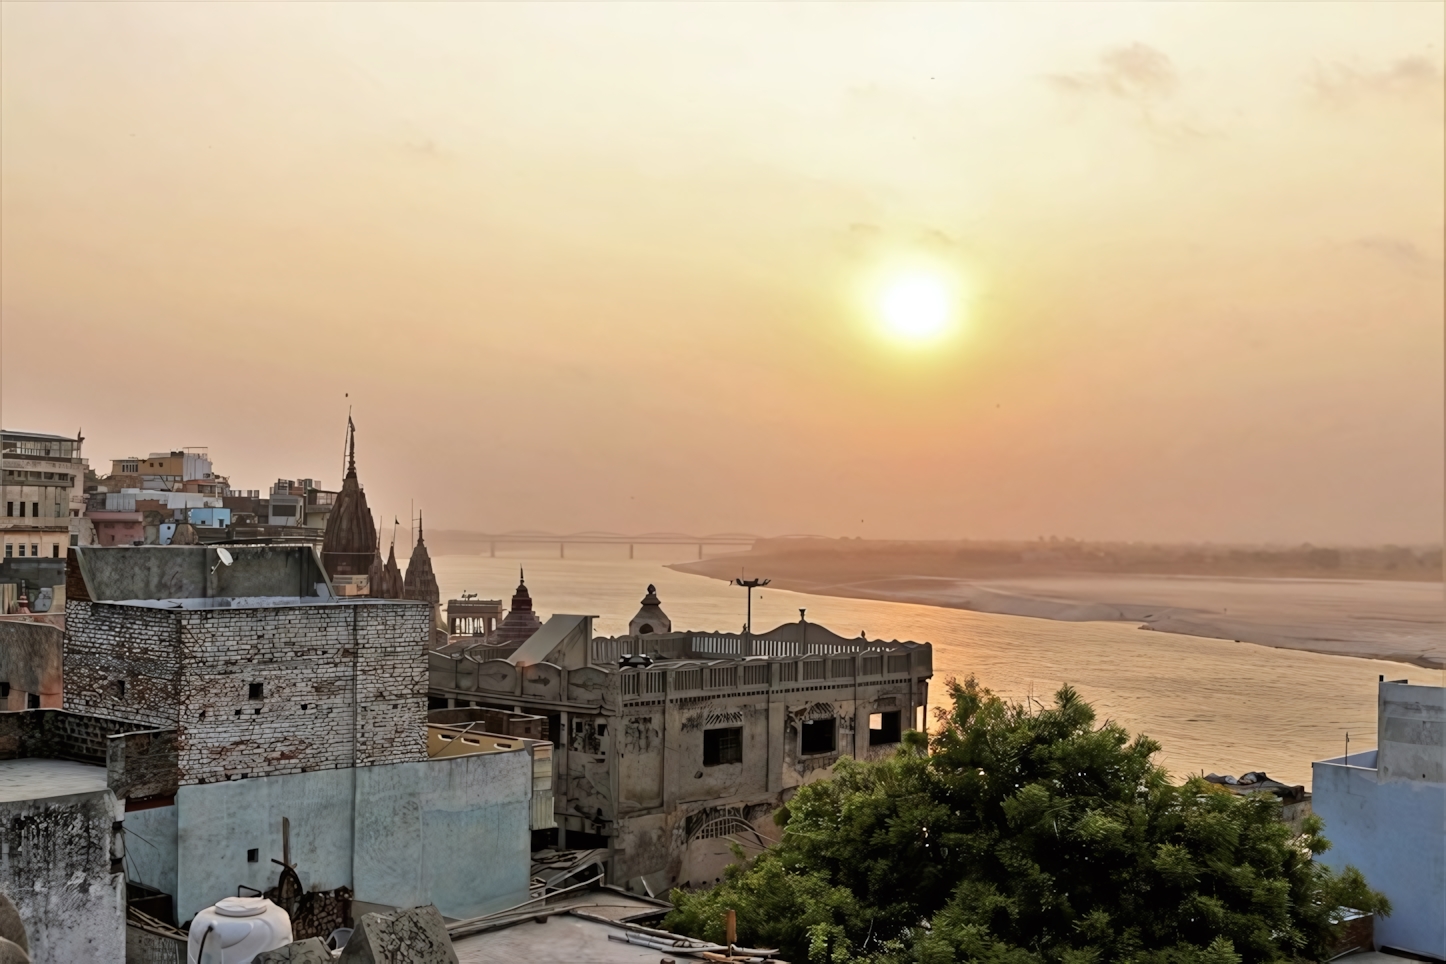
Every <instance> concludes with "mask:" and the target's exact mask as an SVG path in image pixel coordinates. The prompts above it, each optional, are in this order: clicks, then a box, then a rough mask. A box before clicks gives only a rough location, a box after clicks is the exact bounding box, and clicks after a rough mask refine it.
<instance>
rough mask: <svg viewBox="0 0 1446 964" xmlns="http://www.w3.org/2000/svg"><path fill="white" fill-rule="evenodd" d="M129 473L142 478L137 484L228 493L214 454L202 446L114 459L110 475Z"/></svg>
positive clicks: (211, 493) (171, 489)
mask: <svg viewBox="0 0 1446 964" xmlns="http://www.w3.org/2000/svg"><path fill="white" fill-rule="evenodd" d="M128 476H136V477H138V478H139V480H140V482H139V484H138V485H136V486H134V487H135V488H141V489H160V490H164V491H169V492H185V491H192V492H204V493H205V494H206V495H225V493H226V480H225V478H223V477H221V476H217V475H216V474H215V473H214V472H213V470H212V467H211V456H210V454H209V453H208V452H207V450H206V449H205V447H203V446H191V447H188V448H184V449H176V450H173V451H170V452H152V453H151V454H150V455H148V456H146V457H145V458H141V457H139V456H132V457H130V458H124V459H112V460H111V478H117V479H119V478H125V477H128ZM188 483H189V488H188Z"/></svg>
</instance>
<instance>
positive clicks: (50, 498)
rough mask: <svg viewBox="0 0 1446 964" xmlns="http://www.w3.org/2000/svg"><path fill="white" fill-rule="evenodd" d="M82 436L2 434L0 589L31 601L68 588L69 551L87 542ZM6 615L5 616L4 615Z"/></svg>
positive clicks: (31, 433)
mask: <svg viewBox="0 0 1446 964" xmlns="http://www.w3.org/2000/svg"><path fill="white" fill-rule="evenodd" d="M84 441H85V440H84V439H83V438H81V437H80V436H76V437H74V438H70V437H67V436H64V435H46V434H43V433H40V432H13V431H3V432H0V583H3V584H9V585H12V586H14V587H15V589H14V590H12V591H11V592H10V593H6V594H4V598H11V599H12V600H13V599H18V598H19V596H20V595H21V589H22V588H23V589H24V592H25V594H26V595H28V597H29V598H30V599H31V600H34V599H35V597H36V594H37V592H38V590H40V589H50V588H53V587H56V586H58V585H60V584H62V583H63V582H64V569H65V553H66V550H67V549H68V548H69V547H70V546H72V545H75V544H76V543H78V542H83V541H86V537H87V535H88V532H89V527H88V524H87V523H86V520H85V519H84V518H82V516H81V513H82V512H83V511H84V509H85V472H86V460H85V459H84V458H82V457H81V454H80V449H81V443H83V442H84ZM0 615H3V610H0Z"/></svg>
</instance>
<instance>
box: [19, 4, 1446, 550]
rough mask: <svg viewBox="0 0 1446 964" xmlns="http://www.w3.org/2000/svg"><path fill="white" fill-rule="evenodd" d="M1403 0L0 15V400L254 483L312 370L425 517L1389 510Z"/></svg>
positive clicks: (1400, 347) (888, 517)
mask: <svg viewBox="0 0 1446 964" xmlns="http://www.w3.org/2000/svg"><path fill="white" fill-rule="evenodd" d="M1443 10H1446V7H1443V5H1442V4H1437V3H1407V4H1402V5H1391V4H1387V3H1369V4H1356V5H1352V4H1323V5H1312V4H1307V3H1292V4H1251V5H1246V4H1202V5H1187V4H1183V3H1170V4H1134V5H1103V4H1102V5H1090V4H1084V3H1067V4H1059V5H1055V6H1050V5H1045V4H1020V5H1000V6H989V5H984V4H968V5H955V6H949V5H943V4H927V5H918V6H909V5H900V4H887V5H882V4H880V5H860V4H850V5H838V6H831V5H787V6H784V5H768V4H737V5H709V6H686V5H639V6H622V5H607V4H602V3H590V4H582V5H574V6H569V5H564V4H558V3H553V4H541V5H535V6H522V5H506V4H476V5H462V4H423V5H416V4H414V5H384V4H334V5H329V4H320V3H308V4H239V3H238V4H226V5H220V4H189V5H186V4H173V3H166V4H156V5H147V4H139V3H136V4H120V3H116V4H98V5H87V4H83V3H55V4H49V5H43V4H6V5H4V6H3V12H0V17H3V22H0V26H3V31H0V43H3V47H0V53H3V59H0V70H3V75H0V80H3V88H0V97H3V101H0V107H3V131H0V161H3V171H0V188H3V208H0V214H3V221H0V242H3V247H0V272H3V274H0V281H3V290H0V311H3V322H4V359H3V370H0V378H3V385H0V389H3V404H4V409H3V418H4V421H5V424H6V426H7V427H12V428H22V427H23V428H26V429H32V430H39V431H55V432H65V431H74V430H75V428H76V427H77V426H83V427H84V430H85V435H86V437H87V443H86V451H87V454H88V455H89V456H90V458H91V460H92V464H95V465H101V466H105V465H108V460H109V459H110V458H113V457H118V456H123V455H130V454H133V453H143V452H149V451H153V450H160V449H165V448H169V447H172V446H180V445H202V444H204V445H209V446H210V448H211V452H212V455H213V458H214V459H215V461H216V463H217V468H218V470H220V471H222V472H227V473H229V474H230V476H231V478H232V482H233V484H234V485H236V486H237V487H241V488H264V487H266V486H267V485H268V484H269V483H270V482H271V481H272V480H274V479H275V478H277V477H278V476H285V477H297V476H316V477H320V478H321V479H323V480H324V481H327V482H329V483H331V484H335V483H336V482H337V481H338V480H337V476H338V470H339V463H340V441H341V433H342V428H343V425H344V422H345V417H346V406H347V404H348V401H350V402H352V403H354V404H355V409H356V417H357V421H358V425H359V429H360V434H359V461H360V464H361V469H362V478H363V481H364V483H365V484H366V485H367V490H368V495H369V497H370V499H371V502H372V505H373V506H375V507H378V508H379V510H380V511H383V512H385V513H388V514H391V513H393V512H394V511H395V512H396V513H397V514H405V511H406V506H407V503H408V500H410V499H415V500H416V502H417V504H418V505H419V506H421V507H423V508H424V509H425V510H426V511H427V513H428V518H429V520H430V522H431V524H432V525H434V526H439V527H440V526H453V527H471V528H484V529H494V530H498V529H508V528H515V527H539V528H551V529H554V530H573V529H582V528H610V529H618V530H623V531H641V530H654V529H681V530H685V531H723V530H742V531H750V532H757V533H763V534H775V533H785V532H817V533H823V534H829V535H848V536H853V535H863V536H869V537H886V536H900V537H959V536H976V537H995V536H1018V537H1030V538H1032V537H1034V536H1037V535H1049V534H1057V535H1060V536H1066V535H1068V536H1076V537H1082V538H1130V539H1154V540H1175V539H1192V540H1214V541H1277V540H1279V541H1302V540H1310V541H1315V542H1329V541H1344V542H1375V541H1395V542H1428V541H1429V542H1436V541H1439V540H1440V538H1441V531H1442V506H1443V495H1442V489H1443V474H1442V467H1443V451H1442V449H1443V431H1446V430H1443V418H1442V415H1443V398H1442V394H1443V389H1442V381H1443V379H1442V371H1443V346H1442V329H1443V301H1442V288H1443V253H1442V234H1443V229H1446V217H1443V210H1446V199H1443V186H1442V175H1441V172H1442V169H1443V164H1446V151H1443V122H1442V115H1443V78H1442V49H1441V42H1442V36H1443V29H1446V23H1443ZM920 258H924V259H928V260H929V261H930V263H932V264H934V265H937V266H939V267H940V268H941V269H942V270H944V271H946V273H947V274H948V275H949V276H950V277H951V278H953V279H956V281H957V283H958V289H959V291H960V292H961V293H962V301H961V303H960V305H959V310H958V312H957V317H956V319H955V320H956V325H955V327H954V329H953V330H952V331H951V333H950V334H949V336H948V337H946V338H944V339H943V340H941V341H939V342H936V343H931V344H928V345H923V346H921V345H906V344H901V343H900V342H898V341H897V340H893V339H890V338H888V337H886V336H884V334H883V333H882V329H881V326H880V324H879V323H878V321H877V319H876V318H875V317H874V316H873V315H874V313H873V312H871V311H870V310H868V305H867V299H866V297H865V295H864V294H863V292H864V291H865V289H866V286H867V285H868V283H869V282H870V279H872V278H874V277H876V276H877V275H878V274H879V272H880V271H885V272H887V271H888V270H889V269H890V266H891V265H895V264H898V263H900V262H901V261H911V260H913V259H920ZM346 392H350V394H351V398H350V400H348V399H345V398H344V397H343V393H346Z"/></svg>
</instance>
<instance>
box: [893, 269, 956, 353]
mask: <svg viewBox="0 0 1446 964" xmlns="http://www.w3.org/2000/svg"><path fill="white" fill-rule="evenodd" d="M953 307H954V306H953V297H952V292H951V291H950V290H949V286H948V285H947V284H946V283H945V282H944V280H943V279H942V278H939V277H935V276H933V275H927V274H912V275H907V276H904V277H900V278H895V279H893V280H891V281H889V282H887V283H886V284H885V285H884V286H883V287H882V289H881V291H880V293H879V299H878V309H879V314H880V315H881V317H882V319H883V322H884V325H885V327H887V328H888V330H889V332H890V334H892V335H894V336H895V337H897V338H899V339H901V340H903V341H910V342H925V341H932V340H934V339H935V338H938V337H939V336H940V335H942V334H944V332H945V330H946V329H947V328H948V326H949V321H950V318H951V316H952V315H953Z"/></svg>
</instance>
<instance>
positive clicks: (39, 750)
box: [0, 710, 143, 766]
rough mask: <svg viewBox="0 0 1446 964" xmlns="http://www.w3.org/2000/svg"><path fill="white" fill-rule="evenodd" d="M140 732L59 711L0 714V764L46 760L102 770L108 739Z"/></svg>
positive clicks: (109, 721)
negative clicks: (13, 761)
mask: <svg viewBox="0 0 1446 964" xmlns="http://www.w3.org/2000/svg"><path fill="white" fill-rule="evenodd" d="M142 728H143V727H142V725H141V724H137V723H134V722H130V721H128V720H113V719H103V718H99V717H94V716H77V715H76V714H74V713H66V712H64V711H62V710H23V711H20V712H15V713H0V760H16V759H23V758H25V757H49V758H50V759H54V760H74V761H75V762H77V763H89V764H91V765H92V766H105V765H106V759H107V755H108V747H107V744H108V742H109V738H110V737H112V736H114V735H115V734H118V733H130V732H133V731H135V730H138V729H142Z"/></svg>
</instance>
